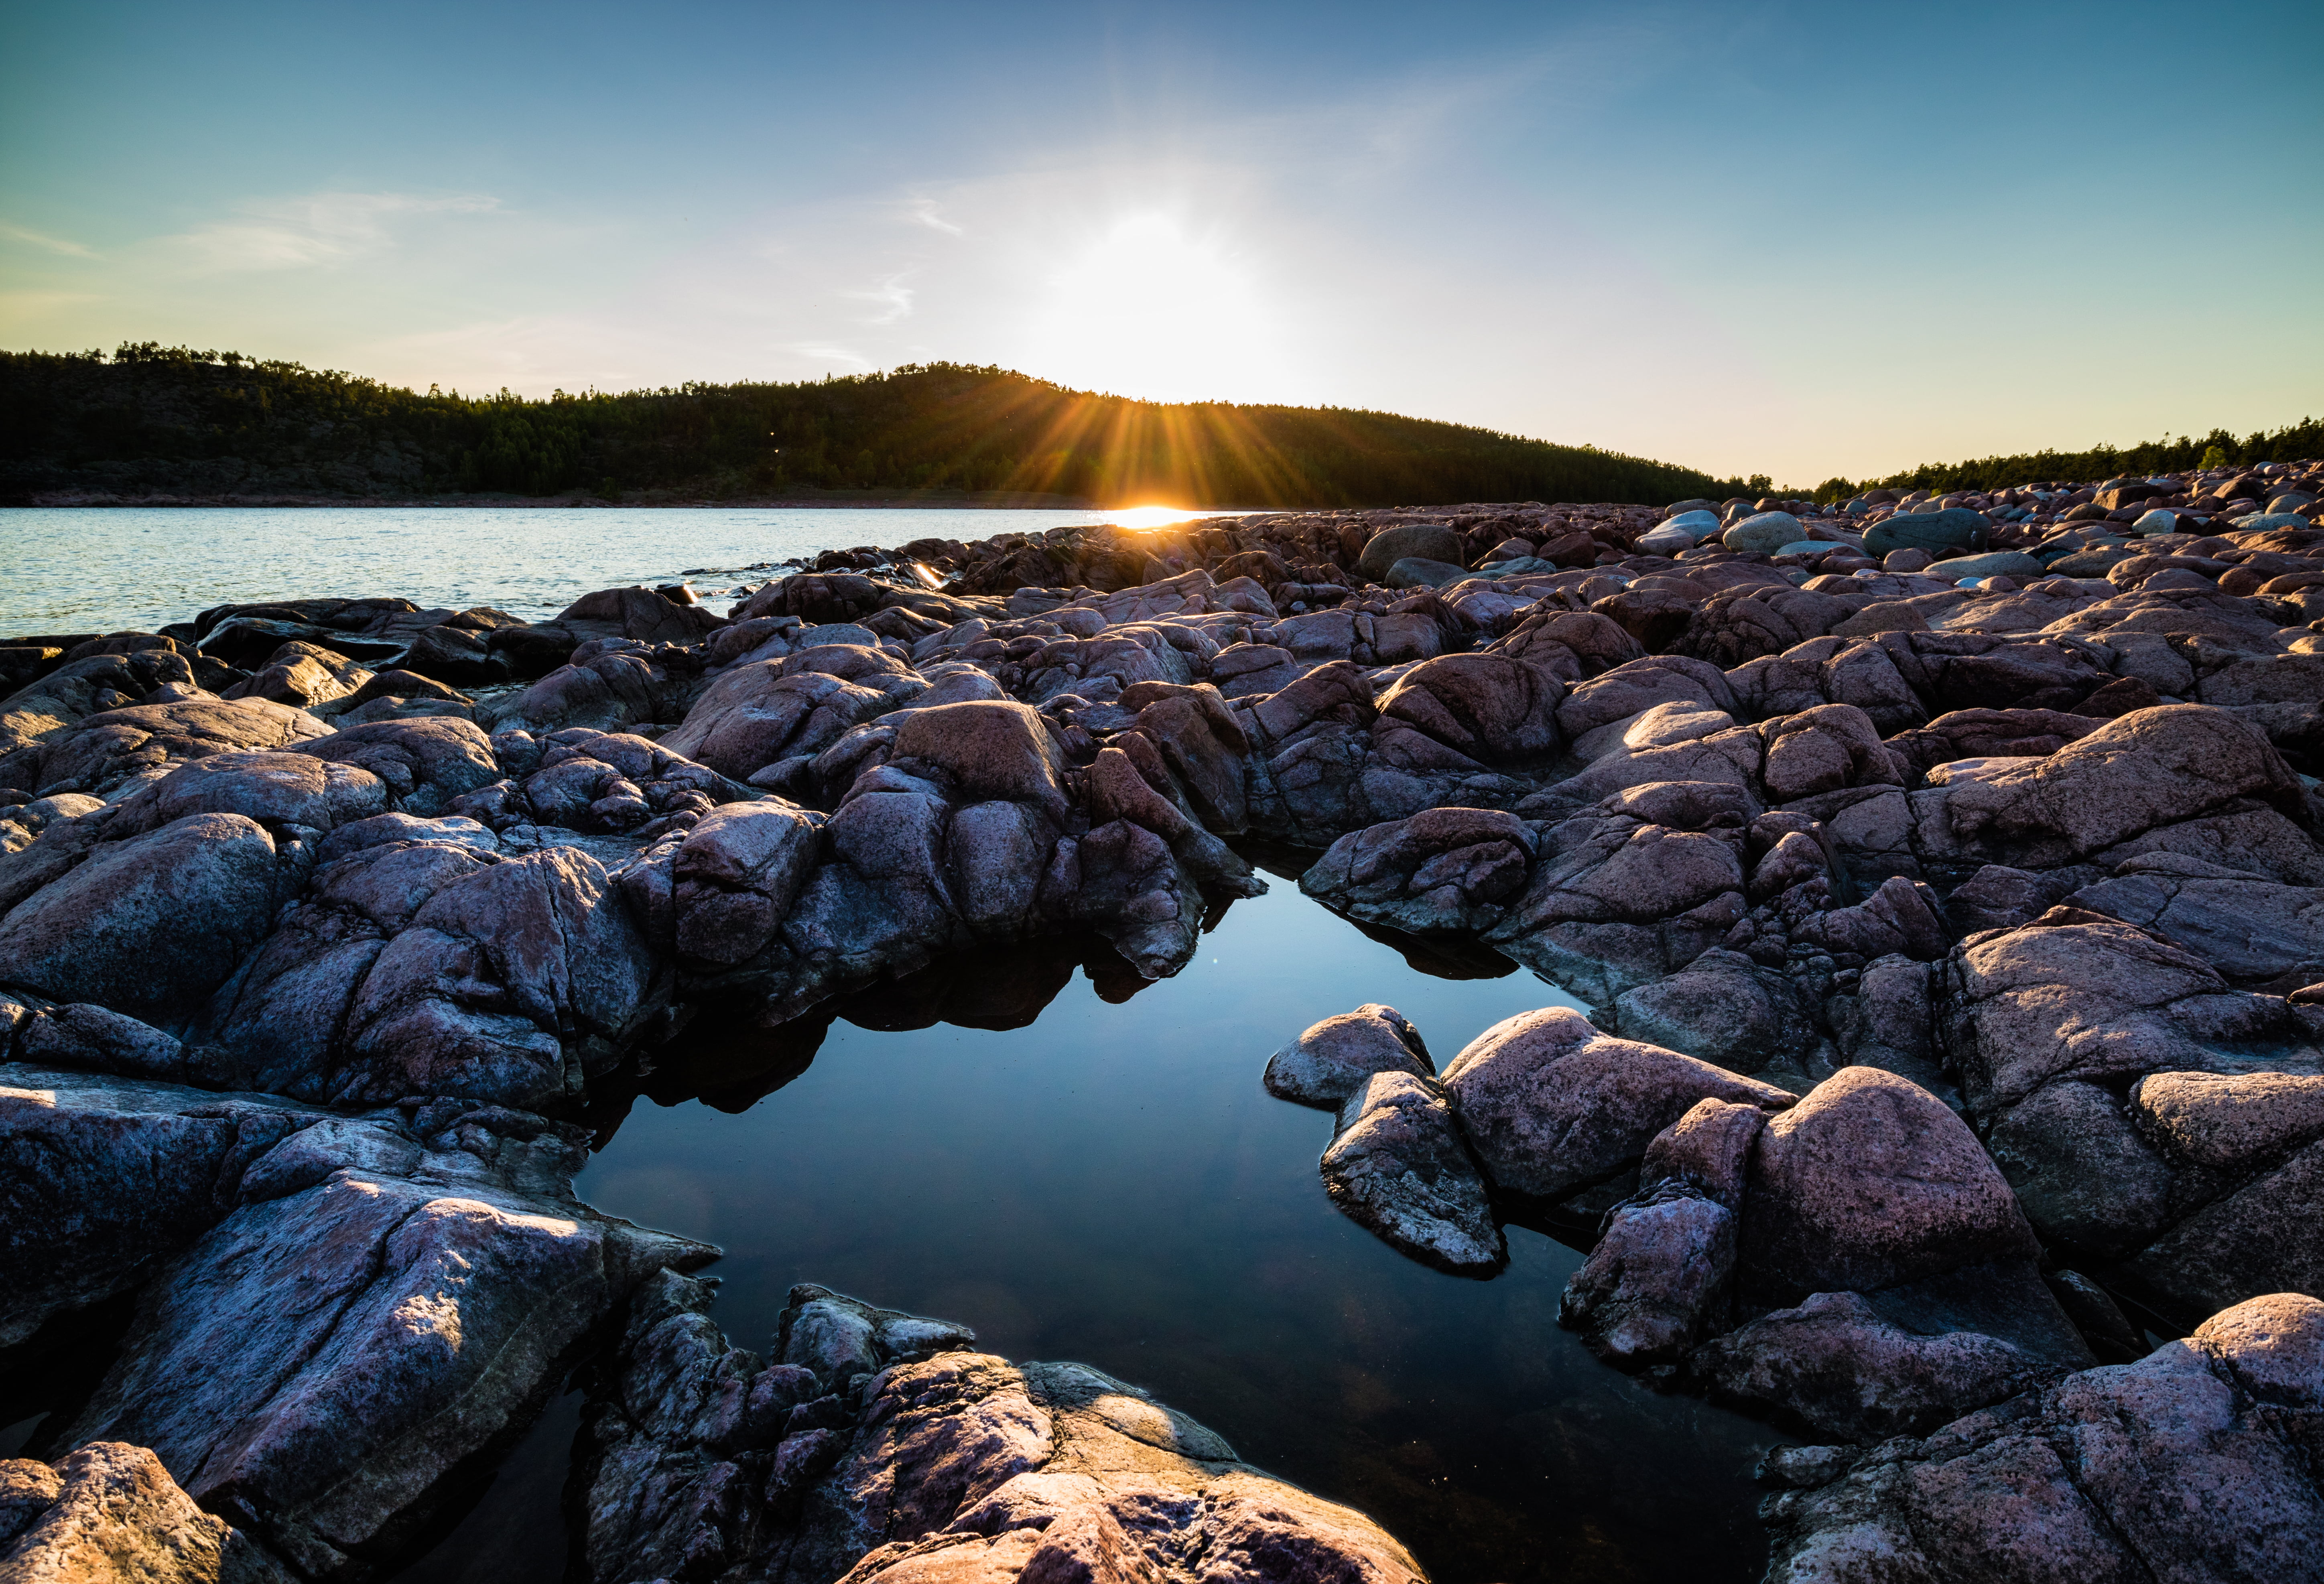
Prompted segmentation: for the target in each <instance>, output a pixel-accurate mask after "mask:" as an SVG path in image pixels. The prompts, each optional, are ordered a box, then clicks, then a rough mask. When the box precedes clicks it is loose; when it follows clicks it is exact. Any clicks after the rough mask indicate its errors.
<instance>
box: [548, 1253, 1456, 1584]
mask: <svg viewBox="0 0 2324 1584" xmlns="http://www.w3.org/2000/svg"><path fill="white" fill-rule="evenodd" d="M711 1299H712V1292H711V1289H710V1288H708V1287H707V1286H705V1285H703V1284H702V1283H699V1282H695V1281H690V1280H687V1279H686V1278H684V1277H681V1276H678V1275H664V1276H663V1277H661V1278H660V1279H659V1281H658V1282H656V1283H653V1284H650V1285H648V1286H647V1287H645V1288H643V1289H641V1291H640V1293H639V1294H638V1296H637V1298H636V1299H635V1300H633V1301H632V1305H631V1309H630V1316H629V1321H628V1325H627V1329H626V1331H625V1332H624V1334H623V1337H622V1343H621V1347H620V1350H619V1352H618V1355H617V1357H616V1359H615V1361H614V1365H613V1368H612V1370H611V1371H609V1384H608V1388H607V1390H606V1392H605V1395H604V1411H603V1413H604V1416H603V1417H602V1418H601V1419H600V1420H599V1422H598V1423H599V1426H600V1428H599V1431H598V1433H597V1434H596V1436H595V1438H594V1440H595V1451H594V1453H593V1454H592V1456H591V1459H590V1461H589V1463H588V1465H587V1466H586V1469H585V1470H584V1472H585V1474H586V1479H587V1483H586V1486H585V1487H583V1488H584V1490H585V1492H586V1495H585V1496H584V1497H583V1504H584V1505H583V1512H582V1522H583V1524H584V1525H585V1529H584V1539H583V1554H582V1556H581V1559H580V1560H581V1567H582V1570H583V1574H584V1576H586V1577H587V1578H589V1579H593V1580H597V1581H601V1584H621V1581H629V1580H636V1581H639V1584H642V1581H643V1580H646V1579H655V1578H663V1577H669V1576H670V1574H671V1573H672V1572H673V1571H675V1570H678V1569H680V1568H690V1569H694V1570H700V1571H703V1572H705V1574H707V1575H709V1576H720V1577H736V1578H740V1577H782V1578H788V1579H826V1580H827V1579H837V1578H840V1577H843V1576H844V1577H845V1578H847V1579H854V1580H869V1579H891V1580H901V1579H916V1578H922V1577H925V1576H927V1571H928V1570H931V1569H937V1570H943V1571H944V1572H945V1573H946V1574H947V1575H949V1574H951V1573H954V1572H964V1573H969V1574H973V1576H975V1577H978V1578H988V1579H1025V1580H1028V1581H1030V1580H1037V1579H1048V1578H1052V1577H1056V1576H1057V1574H1058V1572H1059V1570H1065V1572H1066V1573H1068V1574H1069V1575H1072V1574H1079V1573H1083V1572H1089V1573H1097V1574H1100V1575H1101V1576H1107V1577H1128V1578H1140V1579H1196V1578H1218V1577H1222V1576H1223V1577H1229V1578H1268V1579H1289V1580H1296V1581H1305V1580H1314V1581H1316V1584H1322V1581H1323V1580H1328V1579H1360V1580H1365V1581H1367V1584H1418V1581H1419V1580H1422V1579H1425V1577H1426V1575H1425V1573H1423V1572H1422V1571H1421V1570H1420V1567H1419V1564H1418V1563H1416V1561H1413V1559H1412V1557H1411V1555H1410V1554H1409V1553H1408V1552H1406V1551H1405V1549H1404V1548H1403V1547H1402V1546H1401V1545H1398V1544H1397V1543H1396V1542H1395V1541H1394V1540H1393V1539H1391V1538H1389V1537H1388V1534H1387V1533H1384V1532H1383V1531H1382V1530H1381V1529H1380V1528H1379V1525H1377V1524H1373V1523H1372V1522H1371V1521H1370V1520H1369V1519H1368V1518H1366V1517H1364V1516H1363V1515H1361V1514H1360V1513H1357V1512H1355V1511H1352V1510H1351V1509H1350V1508H1347V1507H1343V1506H1335V1505H1334V1504H1333V1503H1330V1502H1325V1501H1321V1500H1318V1499H1317V1498H1316V1497H1313V1496H1310V1495H1308V1494H1307V1493H1306V1492H1305V1491H1303V1490H1301V1489H1299V1488H1297V1487H1295V1486H1291V1485H1286V1484H1285V1483H1284V1482H1282V1481H1281V1480H1277V1479H1274V1478H1269V1477H1268V1476H1267V1475H1266V1474H1263V1473H1261V1472H1260V1471H1259V1469H1254V1468H1252V1467H1250V1465H1249V1464H1247V1463H1244V1462H1242V1461H1241V1460H1239V1459H1238V1458H1237V1457H1236V1456H1235V1452H1234V1449H1232V1448H1231V1447H1230V1446H1228V1445H1227V1443H1226V1442H1225V1441H1222V1440H1220V1439H1219V1437H1218V1436H1216V1435H1215V1434H1213V1433H1212V1432H1210V1431H1209V1430H1206V1429H1204V1428H1203V1426H1202V1425H1200V1424H1197V1423H1194V1421H1193V1420H1191V1419H1189V1418H1187V1417H1186V1416H1185V1415H1184V1414H1179V1413H1177V1412H1176V1411H1175V1410H1173V1409H1171V1408H1168V1407H1167V1406H1165V1405H1164V1404H1160V1403H1157V1401H1155V1400H1154V1398H1153V1397H1152V1396H1150V1395H1148V1394H1147V1393H1145V1392H1143V1391H1140V1390H1139V1388H1137V1387H1136V1386H1129V1385H1125V1384H1124V1383H1123V1382H1121V1381H1119V1380H1116V1379H1114V1378H1113V1377H1111V1376H1109V1375H1106V1374H1104V1373H1103V1372H1102V1371H1100V1370H1096V1369H1093V1368H1090V1367H1089V1366H1087V1365H1084V1364H1021V1365H1020V1364H1012V1363H1010V1361H1009V1360H1007V1359H1005V1358H995V1357H993V1356H992V1355H991V1354H987V1353H979V1352H977V1351H975V1350H974V1345H975V1341H976V1338H975V1334H974V1333H973V1331H969V1330H968V1329H967V1328H966V1327H964V1326H958V1325H953V1324H948V1323H946V1322H942V1321H935V1320H926V1319H922V1318H920V1317H918V1316H915V1315H909V1314H904V1313H900V1312H896V1311H893V1310H885V1309H877V1308H874V1307H873V1306H871V1304H869V1303H863V1302H862V1301H861V1300H858V1299H854V1298H850V1297H846V1296H844V1295H843V1294H836V1293H833V1292H831V1291H829V1290H828V1289H826V1288H823V1287H818V1286H814V1285H800V1286H798V1287H794V1288H793V1289H791V1302H790V1306H789V1307H788V1309H786V1310H785V1311H784V1312H783V1316H782V1322H781V1326H780V1329H779V1332H778V1334H777V1337H776V1347H777V1349H778V1350H779V1354H780V1357H779V1358H775V1359H773V1360H771V1361H770V1360H766V1359H762V1358H760V1357H759V1356H757V1355H755V1354H753V1353H751V1352H748V1351H746V1350H745V1349H740V1348H736V1347H734V1346H733V1345H732V1344H731V1343H729V1342H728V1340H726V1338H725V1337H724V1335H722V1334H721V1333H720V1331H719V1330H718V1328H717V1325H716V1324H715V1322H713V1321H712V1320H711V1319H710V1317H709V1314H708V1310H709V1308H710V1305H711Z"/></svg>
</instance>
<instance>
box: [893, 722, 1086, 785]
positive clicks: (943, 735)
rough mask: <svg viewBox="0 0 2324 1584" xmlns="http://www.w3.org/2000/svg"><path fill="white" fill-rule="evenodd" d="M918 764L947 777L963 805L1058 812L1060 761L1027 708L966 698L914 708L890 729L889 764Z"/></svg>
mask: <svg viewBox="0 0 2324 1584" xmlns="http://www.w3.org/2000/svg"><path fill="white" fill-rule="evenodd" d="M895 760H919V761H921V762H922V763H924V764H928V765H932V766H935V767H936V768H937V769H941V770H943V771H944V772H945V774H946V775H947V776H949V777H950V778H951V779H952V781H953V784H954V786H955V787H957V788H958V789H959V792H960V794H961V797H962V798H963V800H964V801H967V800H972V799H973V800H976V801H983V800H985V799H989V798H995V797H1002V798H1007V799H1009V800H1010V802H1013V803H1032V804H1037V805H1040V806H1043V807H1045V808H1051V809H1055V810H1058V811H1062V810H1063V808H1064V806H1065V780H1064V770H1065V762H1064V760H1062V759H1060V758H1059V757H1058V754H1057V748H1056V742H1055V741H1053V740H1052V739H1051V738H1050V736H1049V729H1048V727H1047V726H1046V725H1045V724H1043V723H1042V720H1041V716H1040V714H1039V713H1038V712H1037V711H1036V710H1035V709H1033V708H1032V707H1031V706H1030V705H1021V704H1017V703H1015V702H1013V701H1010V700H1006V699H972V700H969V701H968V702H966V703H963V704H940V705H932V706H930V707H929V708H927V709H921V710H914V711H912V712H911V713H910V714H907V715H905V716H904V718H903V723H902V724H901V725H899V726H898V727H897V728H896V741H895V743H894V745H893V748H892V750H891V751H890V762H891V763H892V762H894V761H895Z"/></svg>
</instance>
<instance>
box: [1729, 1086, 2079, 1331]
mask: <svg viewBox="0 0 2324 1584" xmlns="http://www.w3.org/2000/svg"><path fill="white" fill-rule="evenodd" d="M2041 1252H2042V1249H2041V1245H2040V1244H2039V1243H2038V1242H2037V1241H2036V1240H2035V1239H2034V1236H2033V1228H2031V1227H2030V1226H2028V1225H2027V1224H2026V1221H2025V1217H2024V1212H2023V1211H2020V1210H2019V1209H2018V1207H2017V1197H2016V1195H2015V1194H2014V1193H2011V1192H2010V1189H2009V1183H2008V1182H2007V1180H2006V1179H2005V1178H2004V1177H2003V1176H2002V1174H2001V1171H2000V1168H1999V1167H1997V1165H1994V1162H1993V1157H1992V1156H1989V1155H1987V1153H1986V1151H1985V1147H1984V1146H1983V1145H1981V1144H1979V1143H1978V1139H1977V1135H1976V1134H1974V1133H1972V1132H1970V1131H1969V1124H1968V1123H1966V1122H1964V1121H1962V1120H1961V1119H1960V1117H1958V1116H1956V1115H1954V1114H1953V1112H1951V1111H1950V1110H1947V1109H1946V1107H1945V1104H1944V1102H1943V1101H1940V1100H1939V1099H1937V1097H1936V1096H1935V1095H1933V1094H1931V1093H1930V1092H1929V1091H1927V1090H1925V1089H1923V1088H1922V1087H1921V1086H1920V1085H1919V1084H1917V1083H1914V1082H1909V1081H1908V1080H1906V1079H1903V1078H1899V1077H1897V1076H1896V1075H1895V1073H1886V1072H1883V1071H1882V1070H1880V1069H1879V1068H1877V1067H1843V1068H1842V1069H1840V1072H1838V1073H1834V1074H1833V1075H1832V1076H1831V1077H1830V1078H1827V1079H1826V1080H1824V1082H1821V1083H1819V1084H1817V1085H1816V1086H1815V1088H1814V1089H1812V1090H1811V1091H1808V1093H1807V1094H1806V1096H1805V1097H1804V1098H1803V1099H1802V1100H1801V1101H1800V1102H1799V1103H1798V1104H1797V1105H1795V1106H1794V1107H1792V1108H1791V1109H1790V1110H1786V1111H1784V1112H1783V1113H1781V1114H1780V1115H1778V1116H1775V1117H1773V1118H1771V1119H1769V1120H1768V1122H1767V1126H1766V1130H1765V1131H1764V1132H1763V1133H1762V1134H1761V1135H1760V1137H1759V1144H1758V1148H1757V1151H1756V1152H1755V1153H1754V1155H1753V1156H1752V1162H1751V1175H1750V1182H1749V1185H1748V1188H1747V1189H1746V1191H1745V1194H1744V1205H1743V1260H1742V1265H1741V1267H1740V1269H1741V1275H1742V1278H1743V1280H1744V1283H1745V1284H1746V1286H1747V1288H1748V1290H1749V1291H1751V1292H1752V1293H1754V1294H1757V1295H1758V1296H1760V1297H1761V1298H1762V1299H1765V1300H1768V1301H1781V1302H1788V1303H1796V1302H1798V1301H1799V1300H1800V1299H1802V1298H1804V1297H1806V1296H1807V1295H1808V1294H1811V1293H1819V1292H1838V1291H1842V1290H1851V1291H1855V1292H1860V1293H1869V1292H1875V1291H1877V1290H1878V1289H1880V1288H1882V1287H1892V1286H1895V1285H1897V1284H1899V1283H1901V1282H1911V1281H1917V1280H1919V1279H1921V1278H1922V1277H1924V1276H1932V1275H1940V1274H1941V1273H1943V1272H1945V1271H1949V1270H1955V1269H1958V1268H1960V1266H1965V1265H1978V1264H1982V1263H1985V1262H1987V1261H1989V1260H2006V1259H2025V1260H2032V1259H2036V1258H2039V1257H2040V1256H2041Z"/></svg>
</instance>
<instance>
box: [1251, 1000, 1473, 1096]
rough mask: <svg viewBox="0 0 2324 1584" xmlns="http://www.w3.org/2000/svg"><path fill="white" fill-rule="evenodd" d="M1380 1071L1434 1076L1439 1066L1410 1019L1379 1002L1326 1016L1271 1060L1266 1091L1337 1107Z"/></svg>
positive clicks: (1368, 1003) (1268, 1064) (1274, 1094)
mask: <svg viewBox="0 0 2324 1584" xmlns="http://www.w3.org/2000/svg"><path fill="white" fill-rule="evenodd" d="M1373 1073H1412V1074H1413V1075H1415V1076H1416V1077H1424V1078H1427V1077H1434V1076H1435V1073H1436V1065H1435V1064H1434V1063H1433V1062H1431V1061H1430V1060H1429V1059H1428V1046H1427V1045H1426V1044H1425V1043H1424V1042H1423V1041H1422V1039H1421V1037H1420V1030H1419V1029H1417V1028H1415V1027H1413V1026H1412V1021H1411V1019H1409V1018H1406V1017H1405V1015H1404V1014H1403V1013H1401V1012H1399V1011H1397V1009H1396V1008H1394V1007H1386V1006H1382V1005H1380V1004H1379V1002H1377V1001H1370V1002H1367V1003H1365V1004H1364V1005H1363V1006H1360V1007H1358V1008H1356V1009H1355V1010H1354V1011H1352V1012H1342V1013H1340V1014H1338V1015H1337V1016H1335V1017H1331V1018H1324V1019H1323V1021H1322V1022H1321V1023H1318V1024H1316V1025H1315V1026H1314V1027H1312V1028H1310V1029H1308V1030H1307V1032H1306V1033H1305V1034H1303V1035H1301V1036H1299V1037H1298V1038H1297V1039H1295V1040H1293V1041H1292V1042H1291V1043H1290V1044H1289V1045H1285V1046H1284V1047H1283V1048H1282V1049H1281V1050H1279V1051H1277V1052H1276V1053H1275V1054H1274V1055H1272V1056H1270V1057H1268V1062H1267V1077H1266V1083H1267V1092H1268V1093H1269V1094H1271V1095H1273V1096H1275V1098H1276V1099H1277V1100H1287V1101H1296V1102H1297V1103H1298V1104H1300V1105H1307V1106H1333V1107H1336V1106H1338V1105H1339V1104H1340V1103H1341V1102H1342V1101H1345V1100H1347V1099H1348V1098H1349V1097H1350V1096H1351V1095H1353V1094H1354V1093H1355V1092H1356V1091H1358V1090H1360V1089H1361V1088H1363V1086H1364V1085H1365V1084H1366V1083H1367V1082H1369V1081H1370V1079H1371V1076H1372V1074H1373Z"/></svg>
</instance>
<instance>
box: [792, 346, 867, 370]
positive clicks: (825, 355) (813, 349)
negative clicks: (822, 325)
mask: <svg viewBox="0 0 2324 1584" xmlns="http://www.w3.org/2000/svg"><path fill="white" fill-rule="evenodd" d="M791 350H792V351H793V352H796V353H798V355H800V356H801V357H810V358H821V359H823V360H825V362H830V363H852V364H854V365H855V366H856V367H857V368H864V369H868V368H875V367H877V366H878V365H877V364H874V363H873V362H872V361H871V359H870V358H868V357H866V356H864V355H862V353H860V352H851V351H849V350H848V349H847V348H846V347H844V346H831V345H825V344H823V343H821V342H807V343H804V344H802V345H797V346H794V347H792V348H791Z"/></svg>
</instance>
